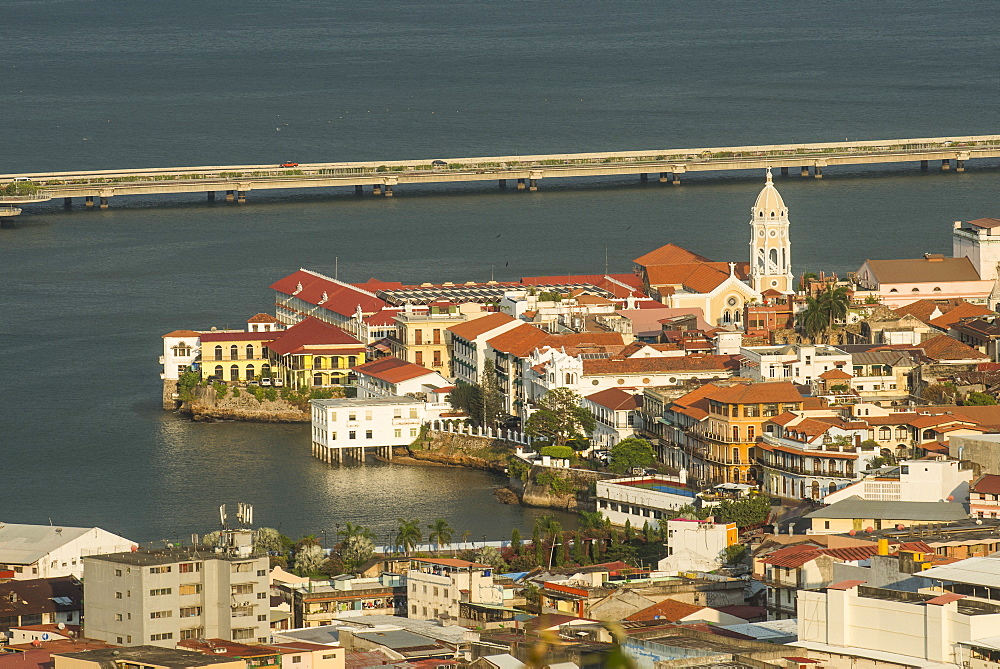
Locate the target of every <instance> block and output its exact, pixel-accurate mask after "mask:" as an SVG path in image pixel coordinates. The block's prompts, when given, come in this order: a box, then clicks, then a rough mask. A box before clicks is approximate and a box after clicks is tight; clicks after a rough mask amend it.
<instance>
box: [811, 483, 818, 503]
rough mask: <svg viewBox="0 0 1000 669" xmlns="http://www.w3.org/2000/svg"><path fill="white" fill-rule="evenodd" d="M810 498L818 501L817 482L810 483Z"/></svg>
mask: <svg viewBox="0 0 1000 669" xmlns="http://www.w3.org/2000/svg"><path fill="white" fill-rule="evenodd" d="M812 498H813V499H819V481H813V482H812Z"/></svg>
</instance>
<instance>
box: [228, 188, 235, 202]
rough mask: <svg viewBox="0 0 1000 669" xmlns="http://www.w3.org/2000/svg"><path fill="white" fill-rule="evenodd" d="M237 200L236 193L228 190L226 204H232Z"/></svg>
mask: <svg viewBox="0 0 1000 669" xmlns="http://www.w3.org/2000/svg"><path fill="white" fill-rule="evenodd" d="M235 199H236V195H235V191H231V190H227V191H226V202H232V201H233V200H235Z"/></svg>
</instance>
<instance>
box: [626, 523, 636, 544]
mask: <svg viewBox="0 0 1000 669" xmlns="http://www.w3.org/2000/svg"><path fill="white" fill-rule="evenodd" d="M633 539H635V530H633V529H632V521H631V520H629V519H628V518H626V519H625V541H632V540H633Z"/></svg>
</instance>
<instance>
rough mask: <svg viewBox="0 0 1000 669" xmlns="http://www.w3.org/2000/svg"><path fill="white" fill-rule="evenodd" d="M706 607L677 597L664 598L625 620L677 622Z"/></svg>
mask: <svg viewBox="0 0 1000 669" xmlns="http://www.w3.org/2000/svg"><path fill="white" fill-rule="evenodd" d="M704 608H705V607H704V606H698V605H696V604H688V603H687V602H681V601H678V600H676V599H664V600H663V601H662V602H659V603H657V604H653V605H652V606H649V607H646V608H644V609H642V610H641V611H636V612H635V613H633V614H632V615H630V616H627V617H626V618H625V619H624V620H627V621H630V622H632V621H639V620H666V621H669V622H672V623H675V622H678V621H680V620H683V619H684V618H687V617H689V616H692V615H694V614H696V613H698V612H699V611H701V610H702V609H704Z"/></svg>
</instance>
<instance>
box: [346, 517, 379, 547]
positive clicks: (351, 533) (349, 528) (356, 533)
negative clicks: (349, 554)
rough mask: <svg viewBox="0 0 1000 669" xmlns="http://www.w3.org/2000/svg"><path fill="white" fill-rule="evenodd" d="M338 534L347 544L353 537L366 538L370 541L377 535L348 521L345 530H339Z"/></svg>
mask: <svg viewBox="0 0 1000 669" xmlns="http://www.w3.org/2000/svg"><path fill="white" fill-rule="evenodd" d="M337 534H338V535H340V536H342V537H344V541H345V542H346V541H347V540H348V539H350V538H351V537H366V538H368V539H374V538H375V534H374V533H373V532H372V531H371V530H369V529H368V528H367V527H364V526H363V525H355V524H354V523H352V522H350V521H348V522H347V523H345V525H344V529H342V530H337Z"/></svg>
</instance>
